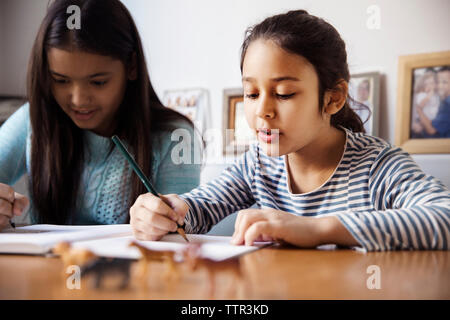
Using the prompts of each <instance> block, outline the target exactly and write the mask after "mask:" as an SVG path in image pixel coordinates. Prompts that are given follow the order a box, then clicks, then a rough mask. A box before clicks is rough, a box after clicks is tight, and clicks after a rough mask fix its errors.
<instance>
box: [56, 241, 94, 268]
mask: <svg viewBox="0 0 450 320" xmlns="http://www.w3.org/2000/svg"><path fill="white" fill-rule="evenodd" d="M52 251H53V253H55V254H57V255H59V256H60V257H61V259H62V261H63V264H64V270H66V269H67V267H68V266H71V265H78V266H80V267H81V266H83V265H84V264H86V263H87V262H89V261H91V260H93V259H96V258H97V256H96V255H95V254H94V253H92V252H91V251H89V250H87V249H74V248H72V247H71V245H70V243H68V242H60V243H58V244H57V245H55V246H54V247H53V250H52Z"/></svg>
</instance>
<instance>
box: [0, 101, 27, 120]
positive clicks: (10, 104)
mask: <svg viewBox="0 0 450 320" xmlns="http://www.w3.org/2000/svg"><path fill="white" fill-rule="evenodd" d="M26 102H27V99H26V97H23V96H0V127H1V126H2V124H3V123H5V121H6V120H7V119H8V118H9V117H10V116H11V115H12V114H13V113H14V112H16V111H17V110H18V109H19V108H20V107H21V106H23V105H24V104H25V103H26Z"/></svg>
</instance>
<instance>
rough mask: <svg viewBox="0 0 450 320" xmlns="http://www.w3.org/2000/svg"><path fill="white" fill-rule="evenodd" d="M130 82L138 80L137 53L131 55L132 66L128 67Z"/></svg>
mask: <svg viewBox="0 0 450 320" xmlns="http://www.w3.org/2000/svg"><path fill="white" fill-rule="evenodd" d="M127 73H128V75H127V77H128V80H136V79H137V57H136V52H133V54H132V55H131V61H130V65H129V66H128V71H127Z"/></svg>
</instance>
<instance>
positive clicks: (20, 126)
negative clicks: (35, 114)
mask: <svg viewBox="0 0 450 320" xmlns="http://www.w3.org/2000/svg"><path fill="white" fill-rule="evenodd" d="M1 128H2V131H4V132H8V134H11V133H12V132H21V133H23V134H26V133H27V132H28V131H30V128H31V125H30V106H29V103H28V102H27V103H25V104H24V105H23V106H21V107H20V108H19V109H17V110H16V111H15V112H14V113H13V114H12V115H11V116H10V117H9V118H8V119H7V120H6V122H5V123H4V124H3V125H2V126H1Z"/></svg>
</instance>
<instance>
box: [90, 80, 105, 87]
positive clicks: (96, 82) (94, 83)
mask: <svg viewBox="0 0 450 320" xmlns="http://www.w3.org/2000/svg"><path fill="white" fill-rule="evenodd" d="M91 83H92V84H93V85H94V86H97V87H102V86H104V85H105V84H106V83H108V81H106V80H105V81H92V82H91Z"/></svg>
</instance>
